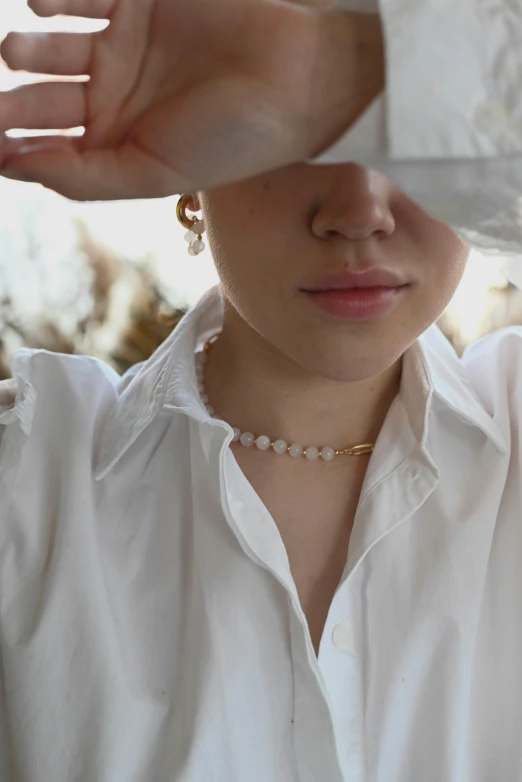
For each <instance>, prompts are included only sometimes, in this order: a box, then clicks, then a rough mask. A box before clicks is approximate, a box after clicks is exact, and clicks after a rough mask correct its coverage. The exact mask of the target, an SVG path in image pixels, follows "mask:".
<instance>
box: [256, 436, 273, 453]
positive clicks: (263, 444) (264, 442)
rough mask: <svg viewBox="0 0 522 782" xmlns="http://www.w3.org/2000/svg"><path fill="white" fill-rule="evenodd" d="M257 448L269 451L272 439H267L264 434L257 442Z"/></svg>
mask: <svg viewBox="0 0 522 782" xmlns="http://www.w3.org/2000/svg"><path fill="white" fill-rule="evenodd" d="M256 447H257V448H259V450H260V451H268V449H269V448H270V437H267V436H266V435H264V434H262V435H260V437H258V438H257V440H256Z"/></svg>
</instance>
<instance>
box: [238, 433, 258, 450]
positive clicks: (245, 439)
mask: <svg viewBox="0 0 522 782" xmlns="http://www.w3.org/2000/svg"><path fill="white" fill-rule="evenodd" d="M239 442H240V443H241V445H244V446H245V448H251V447H252V446H253V445H254V435H253V434H252V432H243V434H242V435H241V437H240V438H239Z"/></svg>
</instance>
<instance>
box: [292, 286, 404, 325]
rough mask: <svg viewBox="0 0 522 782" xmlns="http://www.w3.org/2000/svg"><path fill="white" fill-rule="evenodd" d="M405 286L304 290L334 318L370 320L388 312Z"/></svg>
mask: <svg viewBox="0 0 522 782" xmlns="http://www.w3.org/2000/svg"><path fill="white" fill-rule="evenodd" d="M406 287H407V286H406V285H401V286H400V287H398V288H384V287H380V288H349V289H347V290H343V291H314V292H311V291H304V292H305V293H306V295H307V296H308V297H309V298H310V299H311V301H313V303H314V304H315V305H316V306H317V307H318V308H319V309H320V310H322V311H323V312H327V313H328V314H329V315H333V316H334V317H335V318H342V319H343V320H370V319H371V318H378V317H379V316H381V315H385V314H386V313H387V312H389V311H390V310H391V308H392V307H393V305H394V304H395V302H396V301H397V299H398V298H399V296H400V295H401V293H402V292H403V291H404V289H405V288H406Z"/></svg>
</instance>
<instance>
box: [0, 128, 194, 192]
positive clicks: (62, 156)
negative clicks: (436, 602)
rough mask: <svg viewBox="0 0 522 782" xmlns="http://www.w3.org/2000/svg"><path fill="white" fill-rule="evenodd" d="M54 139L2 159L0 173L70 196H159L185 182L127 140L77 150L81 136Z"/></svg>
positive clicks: (180, 189)
mask: <svg viewBox="0 0 522 782" xmlns="http://www.w3.org/2000/svg"><path fill="white" fill-rule="evenodd" d="M46 140H47V139H46V138H45V137H44V140H42V145H43V144H44V143H45V141H46ZM9 141H11V139H9ZM26 141H27V142H30V141H32V139H26ZM55 142H56V145H55V146H54V147H53V146H51V147H50V148H49V149H46V148H44V147H43V146H42V147H41V148H40V149H38V148H37V149H36V150H35V151H29V152H26V153H24V154H22V155H20V154H19V155H16V156H15V157H13V158H9V157H8V158H7V161H5V158H4V162H5V166H4V168H0V176H7V177H8V178H12V179H20V180H22V181H30V182H38V183H40V184H42V185H43V186H44V187H47V188H49V189H51V190H54V191H55V192H56V193H59V194H60V195H63V196H65V197H66V198H70V199H72V200H74V201H114V200H124V199H131V198H162V197H165V196H170V195H177V194H179V193H182V192H185V191H187V188H188V183H187V182H183V181H182V180H181V178H180V177H176V175H175V173H174V172H172V171H171V170H169V169H167V168H165V166H164V165H163V164H162V163H161V162H159V161H158V160H155V159H154V158H152V157H150V156H149V155H147V154H146V153H143V152H142V151H140V150H139V149H138V148H137V147H135V146H133V145H131V144H126V145H124V146H123V147H120V148H119V149H117V150H93V151H82V150H81V149H80V144H81V139H78V138H67V137H62V138H60V139H58V138H53V141H52V143H53V144H54V143H55ZM1 147H2V144H1V143H0V150H1ZM1 159H2V156H1V153H0V160H1Z"/></svg>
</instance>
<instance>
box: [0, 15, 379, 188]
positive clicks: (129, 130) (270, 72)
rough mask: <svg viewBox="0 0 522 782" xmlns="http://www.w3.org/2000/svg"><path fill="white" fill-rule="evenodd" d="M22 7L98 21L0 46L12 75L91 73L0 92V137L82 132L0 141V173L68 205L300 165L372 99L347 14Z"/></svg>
mask: <svg viewBox="0 0 522 782" xmlns="http://www.w3.org/2000/svg"><path fill="white" fill-rule="evenodd" d="M29 5H30V7H31V8H32V9H33V11H34V12H35V13H37V14H39V15H41V16H52V15H55V14H66V15H74V16H80V17H90V18H103V19H109V21H110V23H109V25H108V27H107V28H106V29H105V30H103V31H101V32H97V33H89V34H77V33H76V34H75V33H51V34H31V33H29V34H27V33H24V34H21V33H11V34H10V35H8V36H7V38H6V39H5V40H4V42H3V44H2V47H1V50H0V51H1V54H2V57H3V58H4V60H5V61H6V63H7V65H8V66H9V67H10V68H13V69H23V70H26V71H30V72H33V73H39V74H41V73H44V74H52V75H54V76H67V77H70V76H73V77H74V76H82V75H87V76H89V77H90V78H89V81H83V82H80V81H71V80H68V81H50V82H48V83H46V82H40V83H37V84H32V85H26V86H23V87H19V88H18V89H16V90H12V91H10V92H4V93H0V131H6V130H9V129H11V128H30V129H55V130H62V129H66V128H72V127H78V126H84V127H85V135H84V136H83V137H80V138H73V137H70V136H63V135H59V134H58V135H55V136H51V137H49V136H42V137H37V138H34V137H29V138H27V139H11V138H8V137H6V136H5V135H1V136H0V174H2V173H4V174H5V175H10V176H13V177H15V178H16V177H19V178H27V179H29V180H31V181H37V182H41V183H42V184H43V185H45V186H47V187H49V188H51V189H53V190H55V191H57V192H58V193H61V194H62V195H65V196H67V197H69V198H72V199H75V200H104V199H122V198H147V197H159V196H167V195H174V194H177V193H181V192H187V191H195V190H198V189H208V188H212V187H216V186H219V185H223V184H226V183H228V182H233V181H237V180H240V179H243V178H248V177H251V176H255V175H256V174H259V173H262V172H263V171H267V170H271V169H274V168H279V167H281V166H284V165H289V164H291V163H294V162H297V161H300V160H304V159H306V158H307V157H310V156H312V155H313V154H316V153H318V152H319V151H320V150H321V149H322V148H324V147H325V146H326V145H328V144H329V143H330V142H332V141H334V140H335V138H336V137H337V136H338V135H340V133H342V131H343V130H344V128H345V127H347V126H348V125H349V124H350V122H351V121H353V120H354V119H356V118H357V117H358V116H359V115H360V113H361V112H362V111H363V110H364V109H365V108H366V105H368V103H369V102H370V101H371V100H372V99H373V97H374V96H375V94H377V92H378V91H379V90H380V89H382V81H383V75H382V67H381V68H380V69H379V68H376V67H375V66H374V67H373V69H372V70H371V72H372V73H374V77H373V78H372V77H370V78H366V81H365V86H364V89H361V87H360V79H359V81H357V78H356V76H357V75H358V73H359V71H358V65H359V63H358V61H357V60H356V57H355V54H354V53H356V54H357V57H358V58H361V57H366V58H369V57H372V56H373V57H374V58H375V53H376V43H377V44H378V45H380V50H381V51H382V40H380V35H379V33H380V26H379V23H378V19H376V17H373V16H372V17H370V16H367V17H361V16H359V15H354V16H355V17H357V24H358V25H359V26H358V27H357V38H356V37H355V32H354V30H355V28H354V26H353V24H352V22H353V20H352V15H349V14H337V15H335V14H334V13H333V12H325V11H324V10H322V9H321V8H320V7H317V6H316V5H315V2H314V3H312V4H311V5H310V4H306V5H304V4H301V3H294V2H292V3H291V2H285V1H283V0H30V2H29ZM319 5H320V4H319ZM364 20H365V21H364ZM361 24H362V25H363V26H362V27H361ZM364 25H366V26H364ZM352 50H353V52H354V53H352ZM377 71H379V72H378V73H377ZM369 72H370V71H368V73H369ZM352 81H353V83H354V84H356V83H357V85H358V86H357V87H351V86H350V84H351V82H352ZM363 81H364V80H363ZM347 85H348V86H347Z"/></svg>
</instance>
